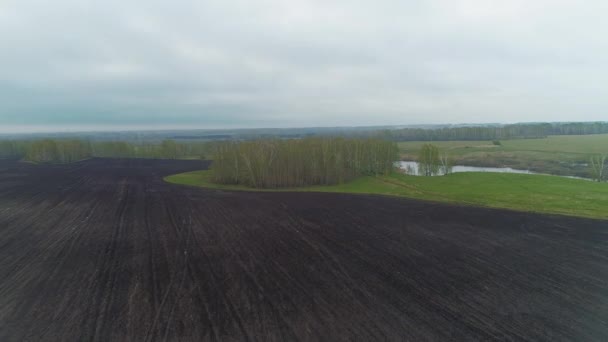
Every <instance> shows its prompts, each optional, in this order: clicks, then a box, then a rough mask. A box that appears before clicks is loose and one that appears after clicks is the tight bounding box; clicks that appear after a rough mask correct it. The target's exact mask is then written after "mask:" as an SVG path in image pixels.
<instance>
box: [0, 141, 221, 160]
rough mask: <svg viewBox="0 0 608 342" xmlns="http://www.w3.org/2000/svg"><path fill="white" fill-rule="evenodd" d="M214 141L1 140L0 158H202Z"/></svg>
mask: <svg viewBox="0 0 608 342" xmlns="http://www.w3.org/2000/svg"><path fill="white" fill-rule="evenodd" d="M214 144H215V143H210V142H194V143H176V142H175V141H173V140H169V139H167V140H163V141H162V142H160V143H156V144H154V143H139V144H136V143H128V142H124V141H110V142H106V141H104V142H91V141H88V140H79V139H40V140H13V141H11V140H4V141H0V158H2V159H23V160H26V161H31V162H36V163H71V162H75V161H78V160H83V159H87V158H91V157H105V158H162V159H179V158H196V159H205V158H207V157H208V156H209V155H210V154H211V151H212V148H213V145H214Z"/></svg>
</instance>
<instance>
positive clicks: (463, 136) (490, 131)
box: [376, 122, 608, 141]
mask: <svg viewBox="0 0 608 342" xmlns="http://www.w3.org/2000/svg"><path fill="white" fill-rule="evenodd" d="M603 133H608V122H575V123H537V124H536V123H535V124H513V125H504V126H472V127H444V128H437V129H422V128H403V129H396V130H383V131H382V133H381V134H382V135H384V136H385V137H386V138H388V139H391V140H394V141H448V140H506V139H533V138H544V137H547V136H549V135H586V134H603ZM376 134H377V133H376Z"/></svg>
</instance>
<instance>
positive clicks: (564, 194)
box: [165, 171, 608, 219]
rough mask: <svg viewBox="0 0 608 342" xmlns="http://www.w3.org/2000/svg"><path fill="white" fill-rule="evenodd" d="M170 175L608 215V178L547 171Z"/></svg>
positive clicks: (183, 180)
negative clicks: (327, 179) (343, 179)
mask: <svg viewBox="0 0 608 342" xmlns="http://www.w3.org/2000/svg"><path fill="white" fill-rule="evenodd" d="M165 180H166V181H167V182H170V183H175V184H184V185H190V186H198V187H204V188H213V189H221V190H248V191H316V192H338V193H356V194H377V195H390V196H400V197H408V198H414V199H424V200H431V201H438V202H449V203H459V204H467V205H474V206H485V207H492V208H505V209H513V210H519V211H530V212H539V213H549V214H563V215H571V216H580V217H589V218H599V219H608V210H607V208H608V184H607V183H594V182H590V181H585V180H579V179H568V178H563V177H555V176H544V175H526V174H507V173H476V172H466V173H456V174H450V175H448V176H442V177H418V176H408V175H403V174H392V175H390V176H379V177H361V178H358V179H355V180H354V181H352V182H348V183H344V184H339V185H331V186H311V187H304V188H295V189H280V190H258V189H255V190H254V189H252V188H248V187H245V186H231V185H218V184H214V183H212V182H211V171H194V172H187V173H182V174H178V175H172V176H168V177H166V178H165Z"/></svg>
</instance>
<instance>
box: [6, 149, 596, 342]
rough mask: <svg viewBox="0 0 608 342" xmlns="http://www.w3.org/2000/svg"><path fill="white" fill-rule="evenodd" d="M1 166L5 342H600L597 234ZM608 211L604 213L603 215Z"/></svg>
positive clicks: (100, 166)
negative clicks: (234, 341)
mask: <svg viewBox="0 0 608 342" xmlns="http://www.w3.org/2000/svg"><path fill="white" fill-rule="evenodd" d="M203 166H204V165H203V164H202V162H200V161H158V160H108V159H94V160H88V161H84V162H79V163H75V164H72V165H69V166H36V165H31V164H25V163H18V162H9V161H0V341H28V340H29V341H123V340H125V341H126V340H131V341H176V340H185V341H207V340H218V341H230V340H259V341H277V340H290V341H291V340H323V341H337V340H358V341H372V340H394V341H404V340H409V341H425V340H437V341H446V340H456V341H463V340H546V341H556V340H563V341H590V340H596V341H607V340H608V222H606V221H595V220H585V219H576V218H567V217H559V216H543V215H533V214H526V213H517V212H511V211H502V210H490V209H481V208H480V209H477V208H470V207H459V206H452V205H446V204H435V203H430V202H422V201H414V200H406V199H398V198H390V197H379V196H354V195H343V194H318V193H246V192H223V191H211V190H204V189H197V188H189V187H183V186H177V185H170V184H166V183H164V182H163V181H162V176H164V175H168V174H172V173H177V172H184V171H189V170H195V169H200V168H202V167H203ZM607 210H608V208H607Z"/></svg>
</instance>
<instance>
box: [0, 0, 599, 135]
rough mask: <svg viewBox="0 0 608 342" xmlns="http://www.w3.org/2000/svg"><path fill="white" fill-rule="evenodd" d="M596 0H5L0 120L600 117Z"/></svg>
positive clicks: (30, 123)
mask: <svg viewBox="0 0 608 342" xmlns="http://www.w3.org/2000/svg"><path fill="white" fill-rule="evenodd" d="M606 13H608V1H605V0H597V1H596V0H585V1H581V0H573V1H561V0H533V1H531V0H509V1H505V0H500V1H498V0H497V1H493V0H429V1H408V0H374V1H371V0H368V1H359V0H320V1H297V0H289V1H285V0H280V1H279V0H277V1H272V0H267V1H266V0H264V1H259V0H258V1H254V0H244V1H231V0H218V1H215V0H198V1H194V0H193V1H179V0H176V1H166V0H163V1H157V0H141V1H133V0H131V1H125V0H104V1H98V0H95V1H87V0H55V1H49V0H0V132H2V131H27V130H79V129H125V128H128V129H131V128H180V127H187V128H219V127H287V126H357V125H389V124H396V125H399V124H421V123H463V122H467V123H470V122H523V121H574V120H577V121H586V120H608V112H607V111H606V108H608V96H607V89H608V87H607V80H608V38H607V37H608V21H607V20H606V18H605V17H606Z"/></svg>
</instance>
